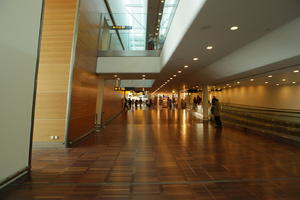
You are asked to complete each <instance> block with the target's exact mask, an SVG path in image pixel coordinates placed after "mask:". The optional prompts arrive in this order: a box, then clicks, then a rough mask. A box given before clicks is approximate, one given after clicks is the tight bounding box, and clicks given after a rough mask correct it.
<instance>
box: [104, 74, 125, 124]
mask: <svg viewBox="0 0 300 200" xmlns="http://www.w3.org/2000/svg"><path fill="white" fill-rule="evenodd" d="M114 87H115V81H114V80H105V82H104V96H103V108H102V112H103V121H104V122H105V123H107V122H108V121H110V120H111V119H113V118H114V117H115V116H117V115H118V114H119V113H120V112H121V111H122V108H123V104H122V102H123V97H124V92H122V91H114Z"/></svg>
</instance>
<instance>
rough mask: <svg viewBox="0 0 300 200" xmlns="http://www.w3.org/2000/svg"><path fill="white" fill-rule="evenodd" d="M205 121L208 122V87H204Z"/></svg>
mask: <svg viewBox="0 0 300 200" xmlns="http://www.w3.org/2000/svg"><path fill="white" fill-rule="evenodd" d="M202 89H203V120H205V121H207V120H208V107H209V105H208V87H207V85H205V86H203V88H202Z"/></svg>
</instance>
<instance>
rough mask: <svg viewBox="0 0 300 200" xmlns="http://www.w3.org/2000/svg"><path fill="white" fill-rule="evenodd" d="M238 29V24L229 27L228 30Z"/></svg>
mask: <svg viewBox="0 0 300 200" xmlns="http://www.w3.org/2000/svg"><path fill="white" fill-rule="evenodd" d="M238 29H239V27H238V26H232V27H230V30H232V31H235V30H238Z"/></svg>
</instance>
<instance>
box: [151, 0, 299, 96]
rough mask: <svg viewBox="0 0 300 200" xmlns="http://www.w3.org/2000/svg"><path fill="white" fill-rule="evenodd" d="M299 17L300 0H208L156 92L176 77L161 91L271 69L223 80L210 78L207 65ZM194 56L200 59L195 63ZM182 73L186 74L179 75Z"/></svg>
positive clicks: (159, 81)
mask: <svg viewBox="0 0 300 200" xmlns="http://www.w3.org/2000/svg"><path fill="white" fill-rule="evenodd" d="M299 15H300V1H298V0H285V1H282V0H252V1H247V0H227V1H218V0H209V1H207V2H206V4H205V5H204V7H203V8H202V10H201V11H200V13H199V14H198V16H197V17H196V19H195V21H194V22H193V23H192V25H191V27H190V29H189V30H188V31H187V32H186V34H185V36H184V38H183V40H182V41H181V42H180V44H179V46H178V47H177V49H176V51H175V52H174V54H173V55H172V57H171V59H170V60H169V61H168V63H167V65H166V66H165V67H164V68H163V70H162V72H161V73H160V74H159V76H158V78H157V80H156V82H155V83H154V87H153V91H154V90H156V89H157V88H158V87H159V86H160V85H161V84H163V83H164V82H165V81H166V80H167V79H169V78H170V77H172V75H173V74H176V75H177V77H176V78H175V79H173V80H172V81H170V83H169V84H167V85H166V86H165V87H163V88H162V89H161V91H170V90H173V89H178V88H182V87H183V86H187V87H192V86H195V85H198V84H200V85H201V84H204V83H205V84H207V83H208V84H212V83H215V82H226V81H229V80H232V79H233V78H234V79H238V78H242V77H245V76H249V75H250V74H252V75H254V74H257V73H263V72H264V71H267V70H270V69H271V67H270V66H268V67H266V69H265V70H264V69H263V68H262V67H261V66H257V67H260V68H259V70H257V71H251V72H249V71H247V72H246V73H245V74H243V73H239V74H236V76H235V77H223V78H222V79H214V78H210V77H207V76H206V74H205V73H204V72H205V70H206V68H207V66H210V65H211V64H212V63H214V62H216V61H218V60H220V59H221V58H223V57H225V56H227V55H228V54H230V53H232V52H234V51H236V50H238V49H240V48H241V47H243V46H245V45H247V44H248V43H250V42H252V41H254V40H257V39H259V38H260V37H262V36H263V35H265V34H268V33H270V32H272V31H273V30H275V29H276V28H278V27H280V26H282V25H284V24H285V23H287V22H289V21H291V20H292V19H294V18H296V17H298V16H299ZM233 25H237V26H239V29H238V30H236V31H230V30H229V28H230V27H231V26H233ZM208 45H212V46H213V47H214V48H213V49H212V50H209V51H208V50H206V49H205V47H206V46H208ZM194 57H197V58H199V60H198V61H193V58H194ZM295 63H300V58H297V59H295V60H294V62H290V63H289V62H288V61H286V63H285V62H282V63H281V66H282V67H287V66H289V65H290V64H295ZM288 64H289V65H288ZM184 65H188V66H189V68H187V69H185V68H183V66H184ZM178 70H181V71H182V72H183V73H181V74H178V73H177V71H178Z"/></svg>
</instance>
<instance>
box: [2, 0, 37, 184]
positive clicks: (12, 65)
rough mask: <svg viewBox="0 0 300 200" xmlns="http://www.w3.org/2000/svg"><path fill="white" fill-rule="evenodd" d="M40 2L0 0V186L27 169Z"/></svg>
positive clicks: (31, 0)
mask: <svg viewBox="0 0 300 200" xmlns="http://www.w3.org/2000/svg"><path fill="white" fill-rule="evenodd" d="M42 4H43V1H36V0H26V1H19V0H1V1H0V24H1V31H0V69H1V73H0V93H1V104H0V119H1V120H0V163H1V164H0V188H1V187H3V186H4V185H5V184H7V183H9V181H10V180H13V179H14V178H17V177H19V176H20V175H23V174H24V173H26V172H28V169H29V167H30V166H29V160H30V158H29V156H30V146H31V144H30V141H31V132H32V123H33V119H32V117H33V107H34V103H33V102H34V96H35V77H36V73H37V60H38V47H39V35H40V33H39V32H40V25H41V24H40V21H41V15H42Z"/></svg>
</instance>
